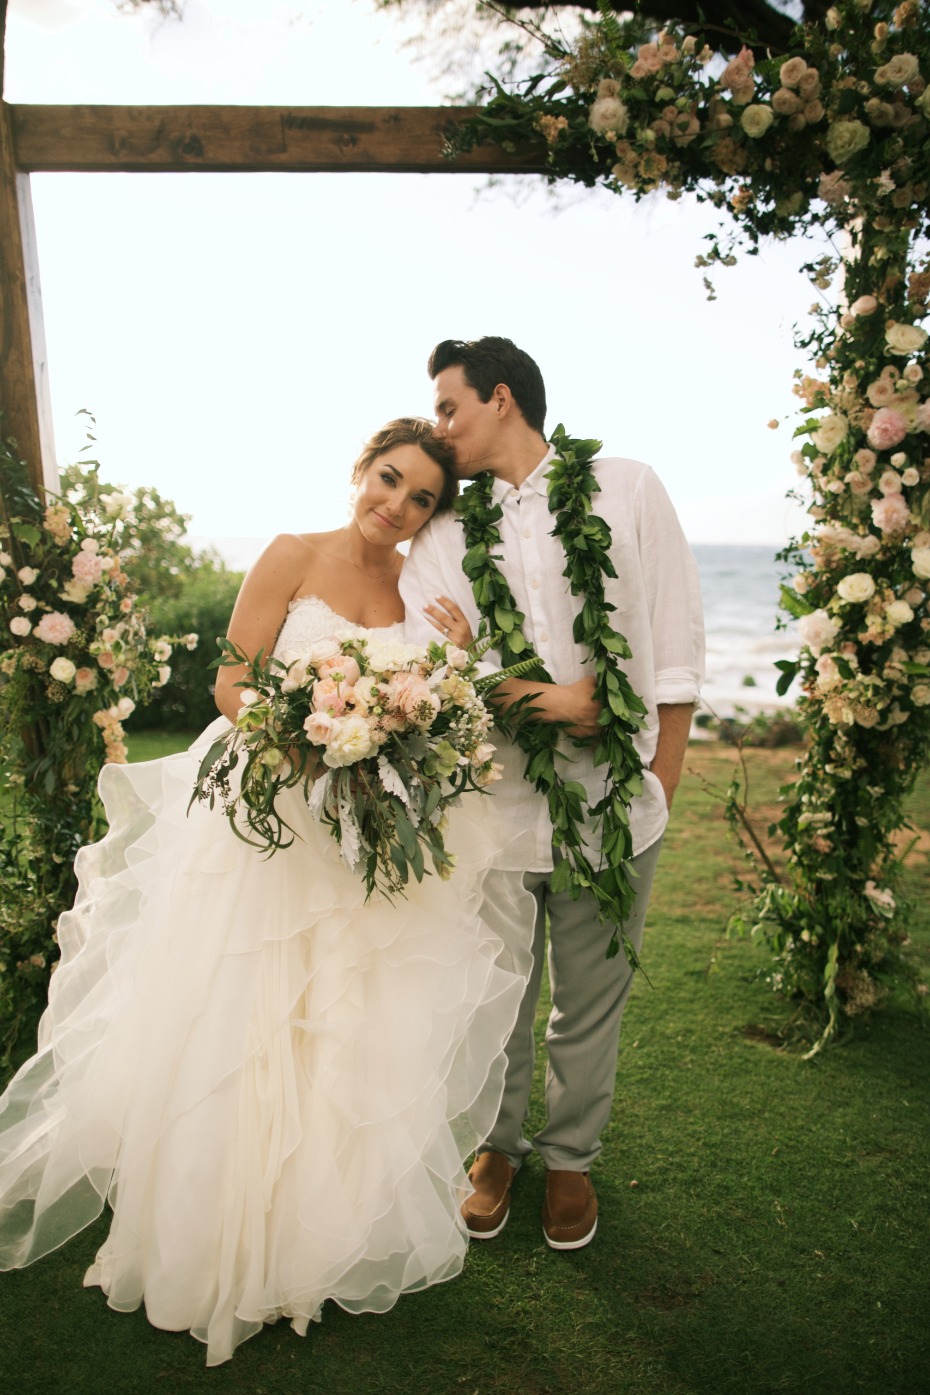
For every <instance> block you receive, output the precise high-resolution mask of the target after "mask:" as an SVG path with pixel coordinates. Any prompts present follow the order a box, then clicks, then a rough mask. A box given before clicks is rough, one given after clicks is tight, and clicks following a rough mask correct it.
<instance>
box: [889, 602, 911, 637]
mask: <svg viewBox="0 0 930 1395" xmlns="http://www.w3.org/2000/svg"><path fill="white" fill-rule="evenodd" d="M885 618H886V619H887V621H888V623H889V625H894V627H895V629H896V630H897V629H900V627H901V626H902V625H906V624H908V623H909V621H911V620H913V618H914V612H913V611H912V610H911V608H910V606H909V605H908V603H907V601H892V602H891V603H890V604H889V605H887V606H886V607H885Z"/></svg>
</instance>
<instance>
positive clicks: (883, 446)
mask: <svg viewBox="0 0 930 1395" xmlns="http://www.w3.org/2000/svg"><path fill="white" fill-rule="evenodd" d="M906 435H907V422H906V421H905V419H904V417H903V416H902V415H901V413H900V412H896V411H895V410H894V408H893V407H880V408H879V409H878V411H877V412H876V413H875V415H874V417H873V418H872V423H871V425H870V427H869V429H868V431H867V432H866V437H867V439H868V442H869V445H870V446H874V447H875V449H876V450H892V449H893V448H894V447H895V446H896V445H898V444H899V443H900V442H901V441H903V440H904V438H905V436H906Z"/></svg>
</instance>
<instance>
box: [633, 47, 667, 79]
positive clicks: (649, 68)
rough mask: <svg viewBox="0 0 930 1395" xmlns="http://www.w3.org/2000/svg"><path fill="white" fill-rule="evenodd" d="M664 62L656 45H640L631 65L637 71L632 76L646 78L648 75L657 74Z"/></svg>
mask: <svg viewBox="0 0 930 1395" xmlns="http://www.w3.org/2000/svg"><path fill="white" fill-rule="evenodd" d="M664 62H665V59H664V58H663V57H662V55H661V53H660V52H659V48H658V45H657V44H641V45H640V48H639V52H638V53H637V55H636V62H635V63H634V65H633V67H634V68H637V69H638V72H636V73H635V74H633V76H635V77H646V76H648V74H650V73H657V72H658V71H659V69H660V68H661V67H662V65H663V63H664Z"/></svg>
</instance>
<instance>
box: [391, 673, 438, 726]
mask: <svg viewBox="0 0 930 1395" xmlns="http://www.w3.org/2000/svg"><path fill="white" fill-rule="evenodd" d="M385 697H386V698H387V701H388V704H389V705H390V706H391V707H392V708H393V709H394V711H395V712H399V713H400V714H401V715H402V716H404V717H408V718H410V717H414V716H415V715H416V714H417V713H418V712H420V711H422V712H426V710H427V709H429V711H430V712H436V711H437V710H438V708H439V700H438V698H436V697H435V696H434V695H433V694H432V693H431V692H430V690H429V688H428V687H427V686H426V684H425V682H424V681H423V679H422V678H420V677H419V675H418V674H415V673H397V674H395V675H394V677H393V678H392V679H391V681H390V683H389V684H388V685H387V689H386V692H385ZM424 704H425V706H424Z"/></svg>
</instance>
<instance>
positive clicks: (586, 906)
mask: <svg viewBox="0 0 930 1395" xmlns="http://www.w3.org/2000/svg"><path fill="white" fill-rule="evenodd" d="M661 846H662V840H661V838H660V839H659V840H658V842H656V843H654V844H653V845H652V847H650V848H647V849H646V850H645V852H642V853H640V854H639V856H638V857H635V858H634V859H633V868H634V870H635V871H636V873H637V874H638V876H637V878H636V881H635V883H634V885H635V887H636V900H635V903H634V906H633V910H632V912H631V914H630V916H629V917H628V919H627V921H626V924H625V926H624V930H625V933H626V935H627V937H628V938H629V939H630V941H631V942H632V944H633V946H634V948H635V950H636V952H637V954H638V953H639V951H640V947H641V945H642V941H643V929H644V926H645V922H646V908H647V906H648V904H649V894H650V892H651V890H652V882H653V877H654V875H655V869H656V864H657V862H658V860H659V852H660V850H661ZM547 905H548V910H549V980H550V986H551V988H552V1003H553V1007H552V1013H551V1015H550V1018H549V1026H548V1029H547V1032H546V1046H547V1050H548V1057H549V1065H548V1071H547V1074H546V1117H547V1123H546V1126H545V1128H544V1129H543V1130H542V1132H541V1133H539V1134H537V1135H536V1137H535V1138H534V1140H533V1143H534V1146H535V1147H536V1149H537V1151H538V1152H539V1154H540V1156H541V1157H542V1159H543V1162H544V1163H545V1165H546V1167H547V1169H549V1170H564V1171H567V1172H587V1170H588V1168H589V1167H590V1165H591V1163H592V1162H593V1160H594V1159H595V1158H596V1157H597V1155H598V1153H599V1152H600V1149H601V1142H600V1133H601V1130H602V1129H603V1128H604V1126H605V1125H606V1123H607V1120H608V1119H609V1117H610V1108H611V1104H612V1102H613V1093H614V1080H615V1075H616V1068H617V1049H618V1045H619V1040H620V1024H621V1021H622V1019H623V1012H624V1008H625V1007H626V1002H627V998H628V997H629V993H630V988H631V986H632V980H633V971H632V969H631V968H630V966H629V964H628V963H627V960H626V958H625V956H624V954H623V951H622V950H621V952H620V953H619V954H618V955H617V956H616V957H615V958H614V959H605V957H604V955H605V951H606V949H607V943H608V940H609V938H610V927H609V926H606V925H604V924H603V923H602V922H601V921H600V920H599V919H598V917H597V911H596V908H595V903H594V898H593V897H591V896H582V897H579V899H578V900H577V901H572V899H571V897H570V896H569V895H568V894H567V893H559V894H557V895H550V896H549V897H548V898H547ZM495 1146H496V1145H495Z"/></svg>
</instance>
